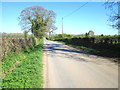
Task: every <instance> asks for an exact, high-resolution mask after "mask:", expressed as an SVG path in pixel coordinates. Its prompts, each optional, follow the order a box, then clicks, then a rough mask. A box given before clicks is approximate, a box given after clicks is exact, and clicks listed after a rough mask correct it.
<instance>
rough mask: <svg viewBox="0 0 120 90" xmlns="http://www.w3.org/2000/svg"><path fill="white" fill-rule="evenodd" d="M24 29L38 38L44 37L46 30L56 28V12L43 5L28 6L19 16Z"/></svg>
mask: <svg viewBox="0 0 120 90" xmlns="http://www.w3.org/2000/svg"><path fill="white" fill-rule="evenodd" d="M19 20H20V22H19V24H20V26H21V28H22V30H25V31H27V32H29V31H30V32H31V33H32V34H33V35H34V36H35V37H36V38H39V39H40V38H42V37H43V36H44V35H45V33H46V32H50V31H51V29H54V28H55V25H54V24H55V12H54V11H52V10H47V9H44V8H43V7H41V6H34V7H27V8H25V9H23V10H22V11H21V13H20V16H19Z"/></svg>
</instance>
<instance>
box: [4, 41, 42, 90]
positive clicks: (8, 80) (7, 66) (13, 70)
mask: <svg viewBox="0 0 120 90" xmlns="http://www.w3.org/2000/svg"><path fill="white" fill-rule="evenodd" d="M42 49H43V40H41V41H40V42H39V43H38V45H36V46H35V47H34V48H28V49H27V52H25V51H21V52H19V53H15V52H12V53H11V54H9V55H8V56H6V57H5V58H4V59H3V61H2V88H43V75H42V72H43V63H42V58H43V50H42Z"/></svg>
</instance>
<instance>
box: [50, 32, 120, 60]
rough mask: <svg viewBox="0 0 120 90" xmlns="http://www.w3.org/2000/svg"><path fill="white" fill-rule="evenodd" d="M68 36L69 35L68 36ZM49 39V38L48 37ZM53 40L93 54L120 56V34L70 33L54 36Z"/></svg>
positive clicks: (117, 57)
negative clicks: (92, 34) (91, 34)
mask: <svg viewBox="0 0 120 90" xmlns="http://www.w3.org/2000/svg"><path fill="white" fill-rule="evenodd" d="M67 36H68V37H67ZM48 39H49V38H48ZM51 40H53V41H57V42H60V43H62V44H66V45H69V46H72V47H75V48H78V49H81V50H83V51H85V52H89V53H92V54H96V55H100V56H104V57H110V58H116V59H119V58H120V52H119V50H120V36H119V35H114V36H110V35H105V36H104V35H103V34H102V35H97V36H90V35H89V34H85V35H71V36H70V35H68V34H66V35H65V34H64V38H62V34H58V35H55V36H52V38H51Z"/></svg>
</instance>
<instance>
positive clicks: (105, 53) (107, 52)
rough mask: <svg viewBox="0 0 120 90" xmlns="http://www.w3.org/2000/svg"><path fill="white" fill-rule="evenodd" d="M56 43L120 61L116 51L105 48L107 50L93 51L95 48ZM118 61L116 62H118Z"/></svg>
mask: <svg viewBox="0 0 120 90" xmlns="http://www.w3.org/2000/svg"><path fill="white" fill-rule="evenodd" d="M55 42H58V43H62V44H65V45H69V46H72V47H75V48H77V49H81V50H83V51H85V52H88V53H91V54H95V55H98V56H103V57H110V58H114V59H116V60H117V61H118V60H119V59H120V55H119V53H118V52H115V50H112V49H107V48H105V49H102V48H98V49H93V48H89V47H85V46H78V45H73V44H68V43H65V42H63V41H55ZM116 60H115V62H116Z"/></svg>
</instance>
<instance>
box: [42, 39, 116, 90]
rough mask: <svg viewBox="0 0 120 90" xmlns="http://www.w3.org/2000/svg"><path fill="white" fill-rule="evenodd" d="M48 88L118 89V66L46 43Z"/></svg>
mask: <svg viewBox="0 0 120 90" xmlns="http://www.w3.org/2000/svg"><path fill="white" fill-rule="evenodd" d="M44 45H45V50H44V51H45V52H46V57H47V60H46V62H47V67H46V68H48V69H47V78H48V79H47V80H48V81H47V86H46V87H47V88H118V66H117V65H116V64H115V63H113V62H111V61H110V60H107V58H104V57H98V56H95V55H90V54H88V53H85V52H82V51H80V50H77V49H75V48H72V47H69V46H67V45H63V44H60V43H56V42H53V41H48V40H46V39H45V40H44Z"/></svg>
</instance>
